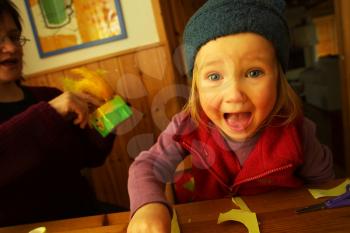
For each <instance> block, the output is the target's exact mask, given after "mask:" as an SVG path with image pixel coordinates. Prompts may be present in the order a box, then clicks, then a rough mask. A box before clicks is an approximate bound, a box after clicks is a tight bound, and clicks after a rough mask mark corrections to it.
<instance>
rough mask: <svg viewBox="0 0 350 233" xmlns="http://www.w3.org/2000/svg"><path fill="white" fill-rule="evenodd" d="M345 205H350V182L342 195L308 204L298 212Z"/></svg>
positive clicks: (297, 211)
mask: <svg viewBox="0 0 350 233" xmlns="http://www.w3.org/2000/svg"><path fill="white" fill-rule="evenodd" d="M343 206H350V184H348V185H346V191H345V193H343V194H342V195H339V196H337V197H335V198H331V199H328V200H326V201H324V202H322V203H319V204H315V205H310V206H306V207H304V208H301V209H298V210H296V213H298V214H301V213H307V212H311V211H317V210H322V209H330V208H337V207H343Z"/></svg>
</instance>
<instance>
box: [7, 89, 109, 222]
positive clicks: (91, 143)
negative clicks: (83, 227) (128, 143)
mask: <svg viewBox="0 0 350 233" xmlns="http://www.w3.org/2000/svg"><path fill="white" fill-rule="evenodd" d="M23 90H24V93H25V98H24V100H23V101H19V102H12V103H0V172H1V175H0V226H5V225H14V224H23V223H27V222H36V221H43V220H51V219H58V218H66V217H76V216H81V215H89V214H94V213H96V211H97V209H96V206H95V204H96V202H95V197H94V194H93V192H92V189H91V188H90V187H89V186H88V183H87V182H86V180H85V179H84V178H83V177H82V175H81V171H80V170H81V169H82V168H86V167H96V166H99V165H102V164H103V163H104V161H105V159H106V157H107V155H108V153H109V152H110V149H111V146H112V144H113V139H114V137H113V136H110V137H108V138H106V139H103V138H102V137H100V136H99V135H98V134H97V133H96V132H95V131H94V130H89V129H86V130H81V129H79V128H78V127H77V126H74V125H73V124H72V123H71V122H69V121H67V120H64V119H63V118H62V117H61V116H60V115H59V114H58V113H57V112H56V111H55V110H54V109H53V108H52V107H51V106H50V105H49V104H48V103H47V101H49V100H51V99H52V98H54V97H55V96H57V95H59V94H60V92H59V91H58V90H56V89H53V88H45V87H36V88H34V87H30V88H23Z"/></svg>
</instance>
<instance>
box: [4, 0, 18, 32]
mask: <svg viewBox="0 0 350 233" xmlns="http://www.w3.org/2000/svg"><path fill="white" fill-rule="evenodd" d="M7 14H8V15H10V16H11V17H12V19H13V21H14V22H15V24H16V26H17V28H18V30H19V31H20V32H22V24H21V20H22V19H21V16H20V15H19V13H18V9H17V7H16V6H15V4H14V3H13V2H12V1H11V0H0V20H2V19H3V17H4V16H5V15H7Z"/></svg>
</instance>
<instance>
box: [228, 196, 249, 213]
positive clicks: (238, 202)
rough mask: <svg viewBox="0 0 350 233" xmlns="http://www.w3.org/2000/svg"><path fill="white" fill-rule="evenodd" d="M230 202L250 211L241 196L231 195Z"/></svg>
mask: <svg viewBox="0 0 350 233" xmlns="http://www.w3.org/2000/svg"><path fill="white" fill-rule="evenodd" d="M232 202H233V203H234V204H235V205H236V206H238V207H239V208H240V209H241V210H246V211H249V212H250V209H249V207H248V206H247V204H246V203H245V202H244V201H243V199H242V198H240V197H232Z"/></svg>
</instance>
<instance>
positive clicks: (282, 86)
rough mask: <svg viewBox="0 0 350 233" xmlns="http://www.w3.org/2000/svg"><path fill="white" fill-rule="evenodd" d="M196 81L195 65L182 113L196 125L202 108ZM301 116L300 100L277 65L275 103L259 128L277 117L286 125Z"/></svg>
mask: <svg viewBox="0 0 350 233" xmlns="http://www.w3.org/2000/svg"><path fill="white" fill-rule="evenodd" d="M197 80H198V68H197V66H196V65H195V66H194V69H193V79H192V85H191V92H190V97H189V100H188V102H187V104H186V105H185V106H184V111H185V112H187V113H188V114H190V115H191V117H192V119H193V120H194V121H195V122H196V123H199V122H200V121H201V118H200V113H201V111H202V108H201V105H200V102H199V96H198V87H197ZM302 115H303V113H302V106H301V101H300V98H299V97H298V95H297V94H296V93H295V92H294V90H293V89H292V88H291V86H290V85H289V83H288V81H287V79H286V77H285V74H284V72H283V69H282V67H281V66H280V65H279V78H278V81H277V97H276V103H275V106H274V107H273V109H272V111H271V113H270V114H269V116H268V117H267V119H265V121H264V125H262V126H261V127H264V126H266V125H268V124H269V123H270V122H271V120H272V119H273V118H275V117H278V118H279V119H280V120H281V121H279V122H281V124H280V125H286V124H288V123H291V122H292V121H294V120H295V119H297V118H299V117H301V116H302Z"/></svg>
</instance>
